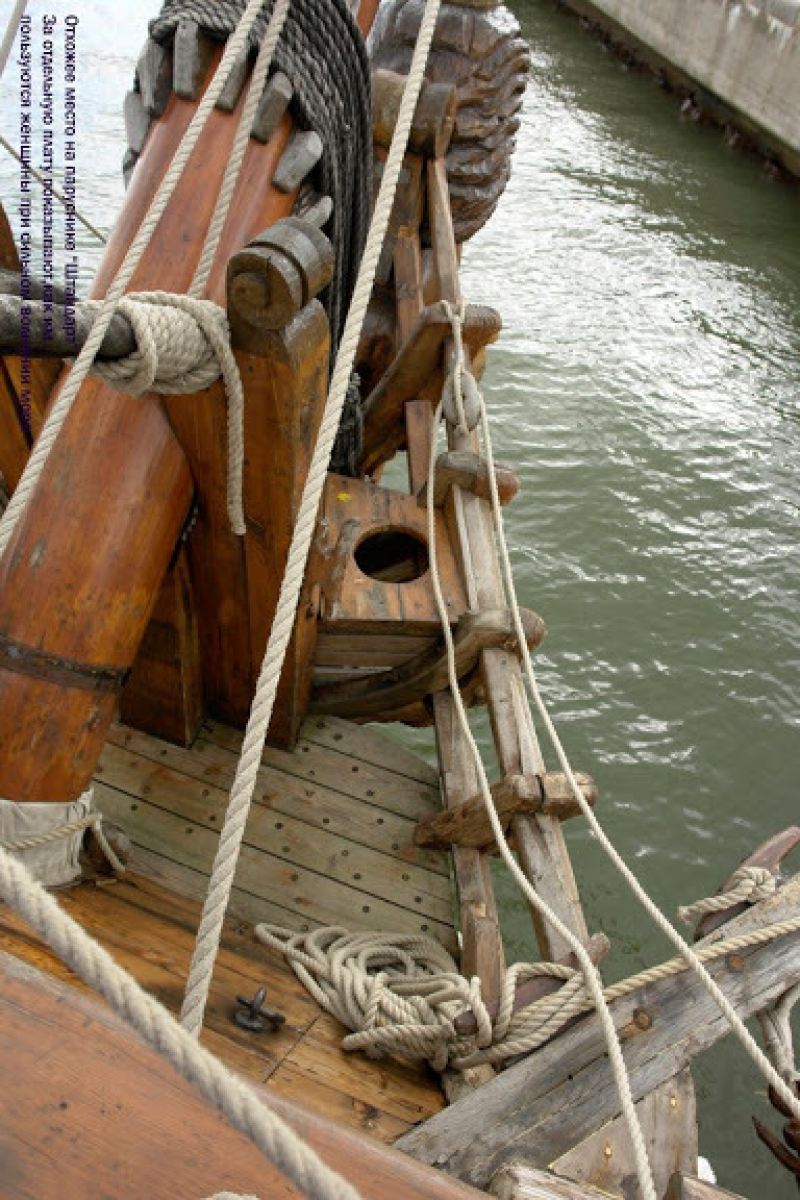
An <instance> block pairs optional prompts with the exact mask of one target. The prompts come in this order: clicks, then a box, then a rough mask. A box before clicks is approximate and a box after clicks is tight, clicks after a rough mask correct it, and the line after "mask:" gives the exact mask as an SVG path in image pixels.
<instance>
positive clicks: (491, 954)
mask: <svg viewBox="0 0 800 1200" xmlns="http://www.w3.org/2000/svg"><path fill="white" fill-rule="evenodd" d="M433 713H434V719H435V722H436V746H437V750H438V753H439V767H440V771H441V777H442V787H443V792H444V799H445V803H446V805H447V806H448V807H449V806H450V805H452V804H457V803H459V801H460V800H461V798H462V797H463V796H464V795H465V794H469V793H470V792H473V791H474V790H475V789H476V787H477V773H476V770H475V764H474V761H473V758H472V755H471V753H470V750H469V746H468V745H467V744H466V739H465V737H464V734H463V732H462V730H461V726H460V724H459V721H458V718H457V714H456V711H455V704H454V703H453V698H452V696H451V695H450V693H449V692H439V693H438V694H437V695H435V696H434V697H433ZM453 866H454V869H455V877H456V886H457V888H458V903H459V918H460V919H459V924H460V928H461V937H462V948H461V971H462V974H464V975H466V976H467V977H468V978H471V977H472V976H473V975H477V976H478V977H479V978H480V981H481V992H482V995H483V998H484V1000H486V1001H487V1003H489V1004H496V1003H497V1001H498V999H499V996H500V989H501V984H502V978H503V971H504V968H505V954H504V952H503V940H502V937H501V935H500V923H499V920H498V916H497V906H496V904H495V898H494V889H493V887H492V878H491V870H490V865H489V861H488V859H487V858H485V856H481V855H480V854H479V852H478V851H477V850H473V849H469V848H466V847H462V846H456V847H454V848H453Z"/></svg>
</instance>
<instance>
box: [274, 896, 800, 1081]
mask: <svg viewBox="0 0 800 1200" xmlns="http://www.w3.org/2000/svg"><path fill="white" fill-rule="evenodd" d="M797 932H800V917H794V918H791V919H789V920H786V921H778V922H775V923H774V924H771V925H765V926H763V927H762V928H760V929H753V930H750V931H749V932H748V933H743V934H737V935H734V936H732V937H728V938H725V939H723V940H721V941H717V942H713V943H712V944H711V945H709V946H704V947H702V948H701V949H700V950H698V952H697V955H698V958H699V960H700V961H701V962H704V963H706V962H716V961H717V960H719V959H720V958H725V957H726V956H727V955H729V954H734V953H740V952H741V951H742V950H746V949H750V948H752V947H754V946H761V945H764V944H766V943H767V942H770V941H773V940H774V939H776V938H780V937H786V936H788V935H789V934H791V933H797ZM255 934H256V937H257V938H258V939H259V941H261V942H263V943H264V945H266V946H268V947H269V948H270V949H271V950H274V951H276V952H277V953H278V954H281V955H283V956H284V957H285V959H286V961H287V962H288V964H289V966H290V967H291V968H292V970H293V971H294V973H295V975H296V976H297V978H298V979H299V980H300V982H301V983H302V984H303V986H304V987H305V988H306V989H307V990H308V992H309V993H310V994H311V995H312V996H313V998H314V999H315V1000H316V1002H317V1004H319V1006H320V1007H321V1008H323V1009H324V1010H325V1011H326V1012H328V1013H330V1014H331V1016H333V1017H335V1018H336V1020H337V1021H340V1022H341V1024H342V1025H344V1026H345V1027H346V1028H347V1029H350V1030H352V1031H353V1032H352V1033H350V1034H349V1035H348V1036H346V1037H345V1038H344V1039H343V1041H342V1049H343V1050H351V1051H352V1050H361V1051H363V1052H364V1053H365V1054H367V1055H368V1056H369V1057H370V1058H383V1057H384V1056H385V1055H389V1056H390V1057H393V1058H398V1059H400V1060H401V1061H412V1062H415V1061H420V1060H421V1061H426V1062H429V1063H430V1064H431V1066H432V1067H433V1068H434V1070H436V1071H444V1070H445V1069H446V1068H447V1067H451V1068H453V1069H455V1070H457V1071H464V1070H467V1068H469V1067H475V1066H479V1065H480V1064H481V1063H492V1064H493V1065H495V1066H500V1065H502V1063H504V1062H506V1061H507V1060H508V1059H509V1058H514V1057H516V1056H517V1055H519V1054H530V1053H531V1052H532V1051H534V1050H537V1049H538V1048H539V1047H540V1046H543V1045H544V1044H545V1043H546V1042H549V1041H550V1040H551V1039H552V1038H554V1037H555V1036H556V1035H557V1034H558V1033H560V1032H561V1030H562V1029H564V1028H565V1026H566V1025H568V1024H569V1023H570V1021H573V1020H574V1019H575V1018H576V1017H580V1016H583V1015H584V1014H586V1013H590V1012H592V1010H593V1009H594V1008H595V1002H594V999H593V997H592V996H591V994H590V992H589V989H588V988H587V986H586V982H585V979H584V976H583V973H582V971H581V970H580V969H578V968H575V967H570V966H565V965H564V964H562V963H550V962H538V963H515V964H514V966H512V967H509V968H508V970H507V971H506V972H505V974H504V976H503V982H502V987H501V991H500V998H499V1003H498V1007H497V1014H496V1016H495V1018H494V1020H492V1017H491V1015H490V1013H489V1011H488V1009H487V1007H486V1005H485V1003H484V1002H483V998H482V996H481V983H480V979H479V978H478V977H477V976H475V977H474V978H472V979H466V978H465V977H464V976H463V975H461V974H460V972H459V971H458V969H457V967H456V964H455V962H454V961H453V959H452V958H451V957H450V955H449V954H448V953H447V951H446V950H445V949H444V948H443V947H442V946H440V945H439V943H438V942H436V941H434V940H433V938H427V937H422V936H420V935H418V934H400V933H363V932H357V933H354V932H349V931H348V930H346V929H343V928H341V927H340V926H335V925H331V926H326V927H325V928H322V929H316V930H314V931H313V932H311V933H295V932H294V931H293V930H291V929H284V928H283V927H281V926H279V925H269V924H262V925H257V926H256V928H255ZM688 970H690V966H689V964H688V963H687V962H686V960H685V959H683V958H671V959H669V960H668V961H667V962H663V963H658V964H657V965H656V966H654V967H648V968H647V969H646V970H644V971H639V972H638V973H637V974H636V975H631V976H629V977H628V978H627V979H622V980H620V981H619V982H618V983H614V984H611V986H610V987H606V988H604V989H603V1000H604V1001H605V1003H606V1004H607V1005H608V1004H611V1003H612V1002H613V1001H615V1000H622V999H624V998H625V997H626V996H630V995H633V994H634V993H635V992H637V991H639V990H640V989H641V988H644V987H647V986H648V985H650V984H654V983H660V982H661V981H662V980H665V979H669V978H671V977H672V976H675V975H681V974H683V973H685V972H686V971H688ZM537 977H538V978H542V977H545V978H549V979H561V980H563V981H564V986H563V987H561V988H559V989H558V991H556V992H552V993H550V994H549V995H546V996H543V997H542V998H541V999H539V1000H536V1001H534V1002H533V1003H532V1004H529V1005H526V1006H525V1007H524V1008H520V1009H518V1010H517V1011H516V1012H515V1011H514V1000H515V996H516V993H517V988H518V987H519V985H520V983H522V982H524V981H526V980H529V979H535V978H537ZM799 990H800V985H798V988H797V989H793V991H794V992H795V993H797V992H798V991H799ZM787 997H788V998H784V1001H783V1007H782V1008H781V1007H780V1005H777V1006H775V1008H774V1009H772V1010H770V1013H771V1014H774V1021H773V1028H774V1030H775V1034H774V1038H773V1040H774V1042H775V1044H776V1047H777V1050H776V1053H777V1054H778V1055H779V1056H780V1058H781V1063H782V1064H784V1065H785V1064H786V1063H788V1062H789V1061H791V1064H792V1069H793V1063H794V1060H793V1058H791V1060H790V1059H789V1055H790V1054H791V1033H789V1036H788V1049H787V1035H786V1028H788V1015H787V1014H790V1013H791V1008H792V1005H793V1004H794V1002H795V1000H796V999H797V995H796V994H795V995H793V994H792V993H787ZM467 1010H471V1011H472V1013H473V1015H474V1017H475V1021H476V1025H477V1032H476V1033H475V1034H473V1035H463V1034H460V1033H459V1032H458V1031H457V1029H456V1026H455V1018H456V1017H458V1016H459V1015H460V1014H462V1013H464V1012H465V1011H467ZM783 1073H784V1072H782V1074H783Z"/></svg>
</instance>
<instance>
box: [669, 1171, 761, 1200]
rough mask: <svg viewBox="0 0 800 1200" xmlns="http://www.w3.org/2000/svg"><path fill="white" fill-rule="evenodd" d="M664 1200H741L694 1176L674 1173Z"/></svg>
mask: <svg viewBox="0 0 800 1200" xmlns="http://www.w3.org/2000/svg"><path fill="white" fill-rule="evenodd" d="M664 1200H743V1198H742V1197H741V1196H740V1195H739V1194H738V1192H729V1191H728V1190H727V1188H721V1187H717V1185H716V1184H715V1183H706V1182H705V1180H703V1179H698V1178H697V1177H696V1176H695V1175H685V1174H684V1173H683V1172H682V1171H678V1172H676V1173H675V1174H674V1175H673V1176H672V1179H671V1180H670V1182H669V1188H668V1189H667V1193H666V1195H665V1196H664Z"/></svg>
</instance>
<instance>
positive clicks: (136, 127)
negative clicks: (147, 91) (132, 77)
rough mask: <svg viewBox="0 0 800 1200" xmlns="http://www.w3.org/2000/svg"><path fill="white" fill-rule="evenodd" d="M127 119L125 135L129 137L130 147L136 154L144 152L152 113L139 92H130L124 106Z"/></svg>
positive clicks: (124, 116)
mask: <svg viewBox="0 0 800 1200" xmlns="http://www.w3.org/2000/svg"><path fill="white" fill-rule="evenodd" d="M122 113H123V118H124V120H125V137H126V138H127V139H128V149H129V150H132V151H133V153H134V154H136V155H139V154H141V152H142V147H143V146H144V143H145V139H146V138H147V131H148V129H149V128H150V114H149V113H148V111H147V109H146V108H145V106H144V102H143V101H142V97H141V94H140V93H139V92H128V93H127V95H126V96H125V100H124V102H123V106H122Z"/></svg>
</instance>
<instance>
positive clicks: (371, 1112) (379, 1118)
mask: <svg viewBox="0 0 800 1200" xmlns="http://www.w3.org/2000/svg"><path fill="white" fill-rule="evenodd" d="M269 1089H270V1091H271V1092H278V1093H279V1094H280V1095H281V1096H287V1097H288V1098H289V1099H290V1100H298V1101H300V1103H301V1104H307V1105H308V1106H309V1108H313V1109H314V1111H315V1112H318V1113H319V1114H320V1115H321V1116H323V1117H328V1118H329V1120H331V1121H336V1122H338V1123H340V1124H343V1125H347V1126H349V1127H350V1128H352V1129H359V1130H362V1131H363V1132H364V1133H367V1134H369V1136H370V1137H373V1138H376V1139H377V1140H378V1141H381V1142H386V1143H387V1144H388V1145H391V1144H392V1142H393V1141H395V1139H396V1138H399V1137H400V1136H401V1134H403V1133H405V1132H406V1130H408V1129H410V1127H411V1125H410V1122H408V1121H404V1120H403V1118H402V1117H398V1116H395V1114H394V1113H389V1112H386V1111H385V1110H384V1109H383V1108H382V1107H380V1097H379V1096H377V1095H374V1096H373V1095H372V1093H370V1095H371V1099H370V1100H369V1101H367V1100H364V1099H361V1098H359V1097H358V1096H354V1095H351V1094H350V1093H349V1092H347V1091H339V1090H338V1089H337V1088H333V1087H329V1086H328V1085H327V1084H325V1083H323V1082H322V1080H320V1079H315V1080H314V1083H313V1086H311V1085H310V1083H309V1078H308V1075H307V1074H306V1073H305V1071H303V1070H301V1069H300V1068H299V1067H297V1066H295V1065H294V1063H292V1062H289V1061H288V1059H284V1060H283V1062H282V1063H281V1064H280V1066H279V1067H277V1068H276V1070H275V1071H274V1072H273V1073H272V1075H270V1077H269Z"/></svg>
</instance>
